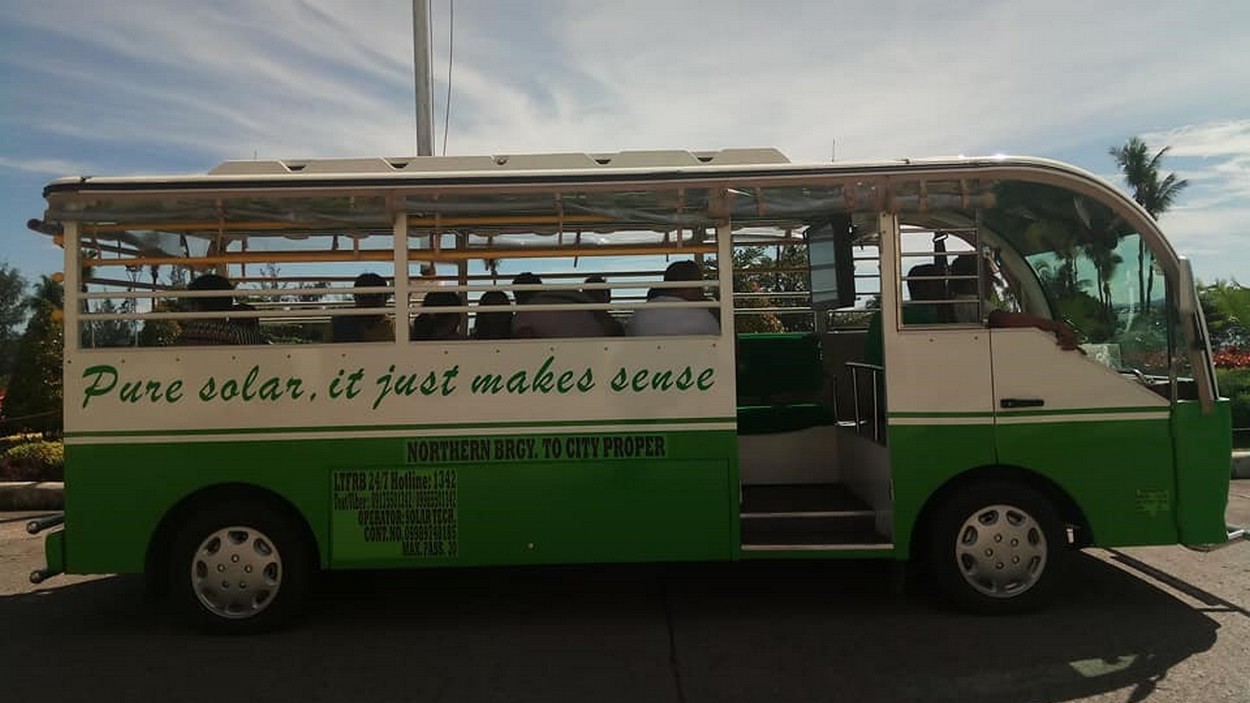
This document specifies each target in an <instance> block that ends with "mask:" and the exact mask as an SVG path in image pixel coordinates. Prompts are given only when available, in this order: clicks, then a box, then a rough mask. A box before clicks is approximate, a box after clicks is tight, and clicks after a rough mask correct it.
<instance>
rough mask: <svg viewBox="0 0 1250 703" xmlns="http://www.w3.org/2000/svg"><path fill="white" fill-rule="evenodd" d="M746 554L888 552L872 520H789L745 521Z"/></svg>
mask: <svg viewBox="0 0 1250 703" xmlns="http://www.w3.org/2000/svg"><path fill="white" fill-rule="evenodd" d="M741 530H742V549H743V551H788V550H796V551H823V550H828V551H832V550H842V549H885V548H889V547H891V546H892V545H891V543H890V540H889V539H888V538H886V537H885V536H883V535H880V534H878V533H877V530H876V529H875V528H874V527H873V522H872V518H871V517H868V518H828V517H818V518H810V517H786V518H754V519H745V520H743V521H742V526H741Z"/></svg>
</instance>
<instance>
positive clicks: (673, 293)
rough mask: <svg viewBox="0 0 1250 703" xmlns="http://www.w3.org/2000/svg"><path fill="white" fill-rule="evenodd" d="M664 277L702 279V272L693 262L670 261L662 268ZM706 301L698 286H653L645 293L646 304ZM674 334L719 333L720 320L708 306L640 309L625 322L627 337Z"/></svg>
mask: <svg viewBox="0 0 1250 703" xmlns="http://www.w3.org/2000/svg"><path fill="white" fill-rule="evenodd" d="M664 280H665V281H666V282H673V281H690V282H694V281H700V282H701V281H703V272H702V271H701V270H699V265H698V264H697V263H695V262H694V261H691V260H689V259H685V260H682V261H674V262H673V263H671V264H669V266H668V268H667V269H665V271H664ZM700 300H707V296H706V295H704V292H703V288H702V286H697V285H695V286H690V287H689V288H662V289H655V290H654V291H652V292H651V293H648V294H647V302H649V303H680V302H689V301H700ZM675 334H683V335H685V334H720V321H719V320H718V319H717V317H716V313H715V311H714V310H712V309H711V308H647V307H643V308H640V309H639V310H638V311H637V312H635V313H634V317H633V319H631V320H630V321H629V335H630V336H631V337H650V336H658V335H675Z"/></svg>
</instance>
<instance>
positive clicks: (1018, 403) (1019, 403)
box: [998, 398, 1046, 408]
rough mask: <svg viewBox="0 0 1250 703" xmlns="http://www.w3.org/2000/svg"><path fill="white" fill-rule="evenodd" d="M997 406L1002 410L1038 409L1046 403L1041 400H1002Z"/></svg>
mask: <svg viewBox="0 0 1250 703" xmlns="http://www.w3.org/2000/svg"><path fill="white" fill-rule="evenodd" d="M998 404H999V406H1001V407H1004V408H1040V407H1042V406H1043V405H1045V404H1046V401H1044V400H1042V399H1041V398H1003V399H1002V400H1000V401H998Z"/></svg>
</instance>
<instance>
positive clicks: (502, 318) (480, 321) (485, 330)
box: [473, 290, 512, 339]
mask: <svg viewBox="0 0 1250 703" xmlns="http://www.w3.org/2000/svg"><path fill="white" fill-rule="evenodd" d="M477 305H478V308H479V310H478V312H477V318H476V320H475V322H474V324H473V338H474V339H507V338H509V337H511V336H512V310H511V309H510V308H511V307H512V301H511V300H508V294H507V293H505V292H503V291H501V290H488V291H486V292H485V293H483V294H482V297H481V298H478V301H477ZM485 307H507V308H509V309H507V310H496V311H490V312H486V311H484V310H481V309H480V308H485Z"/></svg>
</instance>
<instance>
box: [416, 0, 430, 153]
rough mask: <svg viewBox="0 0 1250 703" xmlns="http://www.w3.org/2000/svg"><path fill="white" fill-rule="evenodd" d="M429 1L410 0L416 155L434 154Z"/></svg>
mask: <svg viewBox="0 0 1250 703" xmlns="http://www.w3.org/2000/svg"><path fill="white" fill-rule="evenodd" d="M431 45H432V42H431V40H430V3H429V0H412V70H413V75H414V78H415V81H414V83H415V85H416V94H417V156H431V155H433V153H434V109H433V106H432V104H431V101H430V92H431V91H432V90H433V88H434V86H433V79H432V78H431V75H432V71H433V66H432V65H431V60H430V53H431V52H430V47H431Z"/></svg>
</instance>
